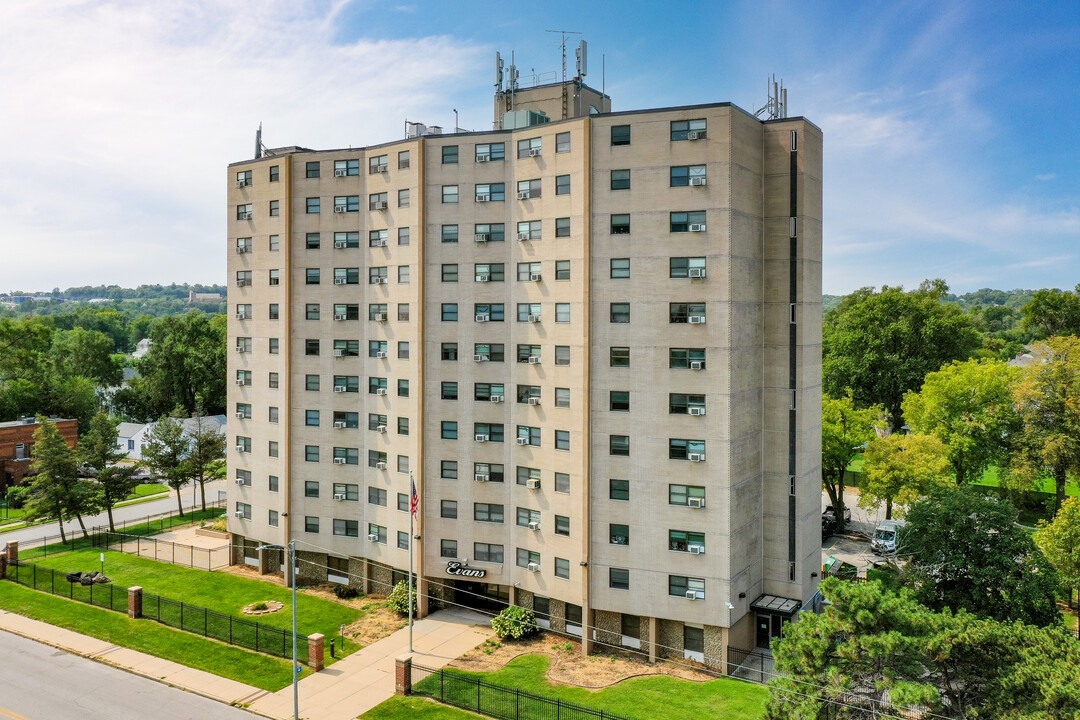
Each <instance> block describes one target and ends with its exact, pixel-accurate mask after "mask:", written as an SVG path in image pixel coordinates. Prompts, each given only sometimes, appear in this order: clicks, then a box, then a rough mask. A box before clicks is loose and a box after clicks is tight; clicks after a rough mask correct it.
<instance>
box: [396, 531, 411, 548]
mask: <svg viewBox="0 0 1080 720" xmlns="http://www.w3.org/2000/svg"><path fill="white" fill-rule="evenodd" d="M397 546H398V550H408V549H409V533H407V532H405V531H403V530H398V533H397Z"/></svg>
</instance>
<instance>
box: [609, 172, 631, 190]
mask: <svg viewBox="0 0 1080 720" xmlns="http://www.w3.org/2000/svg"><path fill="white" fill-rule="evenodd" d="M611 189H612V190H629V189H630V171H629V170H612V171H611Z"/></svg>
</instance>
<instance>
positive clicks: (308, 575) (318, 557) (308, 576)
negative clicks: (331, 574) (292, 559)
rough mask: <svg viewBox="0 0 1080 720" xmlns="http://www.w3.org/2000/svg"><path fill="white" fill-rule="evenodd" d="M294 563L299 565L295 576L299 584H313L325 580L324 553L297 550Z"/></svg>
mask: <svg viewBox="0 0 1080 720" xmlns="http://www.w3.org/2000/svg"><path fill="white" fill-rule="evenodd" d="M296 563H297V565H298V566H299V567H298V570H297V573H296V574H297V577H298V580H299V582H300V584H301V585H314V584H315V583H324V582H326V581H327V580H326V553H314V552H304V551H302V550H298V551H297V553H296Z"/></svg>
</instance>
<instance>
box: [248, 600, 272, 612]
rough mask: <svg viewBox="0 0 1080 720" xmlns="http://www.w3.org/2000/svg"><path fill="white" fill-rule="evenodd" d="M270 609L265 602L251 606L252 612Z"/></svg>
mask: <svg viewBox="0 0 1080 720" xmlns="http://www.w3.org/2000/svg"><path fill="white" fill-rule="evenodd" d="M269 607H270V606H269V605H267V604H266V603H265V602H257V603H255V604H254V605H252V606H251V609H252V610H259V611H262V610H266V609H268V608H269Z"/></svg>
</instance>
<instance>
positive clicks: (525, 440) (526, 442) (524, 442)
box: [517, 438, 529, 445]
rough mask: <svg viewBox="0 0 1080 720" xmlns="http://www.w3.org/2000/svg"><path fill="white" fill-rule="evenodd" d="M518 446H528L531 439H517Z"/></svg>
mask: <svg viewBox="0 0 1080 720" xmlns="http://www.w3.org/2000/svg"><path fill="white" fill-rule="evenodd" d="M517 444H518V445H528V444H529V438H518V439H517Z"/></svg>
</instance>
